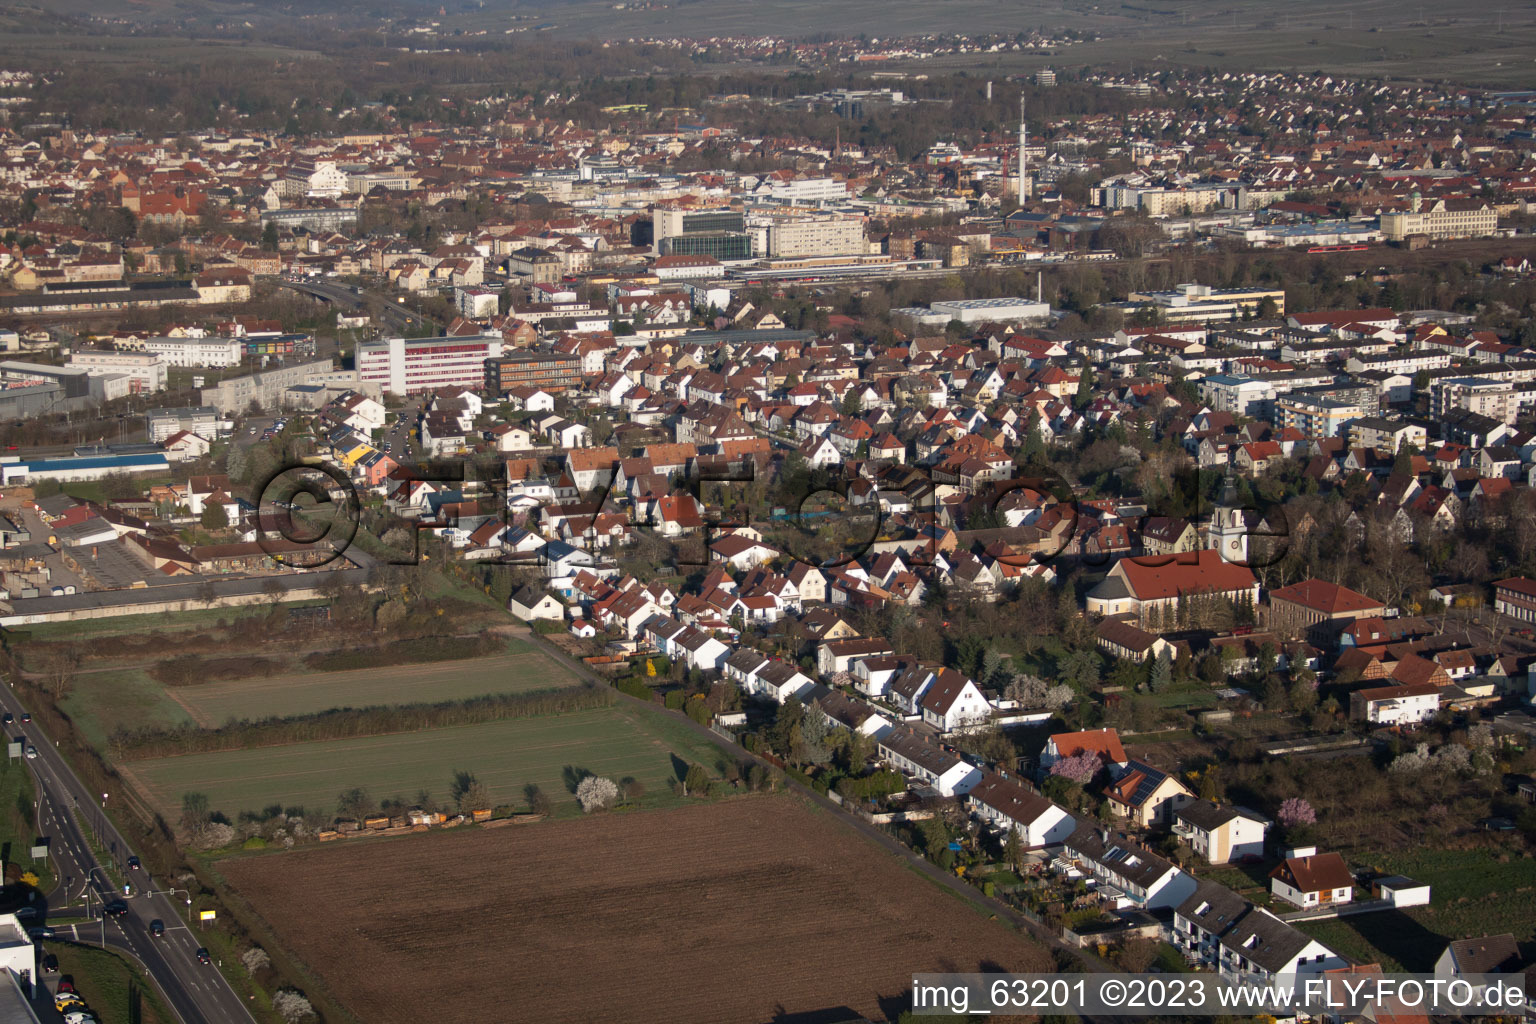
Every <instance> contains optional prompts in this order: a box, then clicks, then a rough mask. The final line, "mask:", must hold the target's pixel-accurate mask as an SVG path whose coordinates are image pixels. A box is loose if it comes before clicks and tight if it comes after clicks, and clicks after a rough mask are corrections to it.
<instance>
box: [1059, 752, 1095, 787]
mask: <svg viewBox="0 0 1536 1024" xmlns="http://www.w3.org/2000/svg"><path fill="white" fill-rule="evenodd" d="M1103 767H1104V763H1103V762H1102V761H1100V760H1099V755H1098V754H1095V753H1094V752H1093V751H1091V750H1085V751H1083V752H1082V753H1081V754H1073V755H1072V756H1071V757H1063V758H1060V759H1059V760H1057V761H1055V762H1054V763H1053V764H1052V765H1051V774H1052V775H1056V776H1060V777H1061V778H1064V779H1069V780H1071V781H1072V782H1076V783H1078V784H1079V785H1087V784H1088V783H1089V782H1092V781H1093V777H1094V776H1095V775H1097V774H1099V769H1100V768H1103Z"/></svg>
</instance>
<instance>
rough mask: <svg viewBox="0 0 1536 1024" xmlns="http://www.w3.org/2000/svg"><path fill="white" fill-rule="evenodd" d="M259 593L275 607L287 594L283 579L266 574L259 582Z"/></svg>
mask: <svg viewBox="0 0 1536 1024" xmlns="http://www.w3.org/2000/svg"><path fill="white" fill-rule="evenodd" d="M261 595H262V596H263V597H265V598H266V599H267V603H268V604H270V605H272V607H274V608H276V607H277V606H278V605H280V604H282V603H283V598H285V597H287V596H288V588H287V587H285V586H283V581H282V580H280V579H278V578H277V577H276V576H268V577H267V578H266V579H265V580H263V581H262V584H261Z"/></svg>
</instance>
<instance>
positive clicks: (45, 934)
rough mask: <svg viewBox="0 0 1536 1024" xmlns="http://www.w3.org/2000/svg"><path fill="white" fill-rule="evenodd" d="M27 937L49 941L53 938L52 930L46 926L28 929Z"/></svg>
mask: <svg viewBox="0 0 1536 1024" xmlns="http://www.w3.org/2000/svg"><path fill="white" fill-rule="evenodd" d="M27 935H28V936H30V937H31V938H34V939H51V938H53V929H52V928H49V927H48V926H47V925H39V926H38V927H36V928H28V929H27Z"/></svg>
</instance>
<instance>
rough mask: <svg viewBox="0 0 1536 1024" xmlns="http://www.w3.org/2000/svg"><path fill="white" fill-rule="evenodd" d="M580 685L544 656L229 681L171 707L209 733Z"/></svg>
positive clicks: (181, 695)
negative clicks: (234, 723) (349, 710)
mask: <svg viewBox="0 0 1536 1024" xmlns="http://www.w3.org/2000/svg"><path fill="white" fill-rule="evenodd" d="M575 682H576V680H575V679H574V678H573V677H572V676H571V674H570V673H569V672H568V671H566V670H565V669H564V668H563V667H562V666H560V665H559V664H557V663H556V662H555V661H554V659H552V658H550V657H549V656H548V655H545V654H543V653H541V652H539V651H533V650H530V651H528V652H527V653H524V654H506V655H500V656H495V657H489V658H474V659H469V660H464V661H439V662H432V663H430V664H418V665H397V666H394V667H392V668H365V669H348V670H344V671H340V672H297V673H292V674H285V675H277V676H268V677H265V678H261V677H257V678H251V679H230V680H221V681H218V682H212V683H203V684H202V685H200V686H182V687H176V688H174V689H172V690H171V691H170V699H171V700H173V701H174V702H176V703H177V704H178V705H179V706H180V707H182V708H184V709H185V712H186V714H188V715H190V716H191V718H192V719H193V720H194V721H196V722H198V723H199V724H201V725H203V726H206V727H210V728H211V727H217V726H220V725H223V724H224V723H225V722H227V721H229V720H230V719H258V718H265V717H267V716H269V715H282V716H289V715H305V714H311V713H313V712H317V711H326V710H329V709H331V708H344V707H354V708H360V707H368V706H370V705H377V704H419V703H434V702H437V701H445V700H464V699H467V698H470V697H481V696H485V695H487V694H503V693H526V692H529V691H532V690H545V689H550V688H553V687H562V686H571V685H574V684H575Z"/></svg>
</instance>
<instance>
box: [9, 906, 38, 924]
mask: <svg viewBox="0 0 1536 1024" xmlns="http://www.w3.org/2000/svg"><path fill="white" fill-rule="evenodd" d="M14 913H15V914H16V920H18V921H35V920H36V919H37V908H36V907H17V908H16V910H15V911H14Z"/></svg>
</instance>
